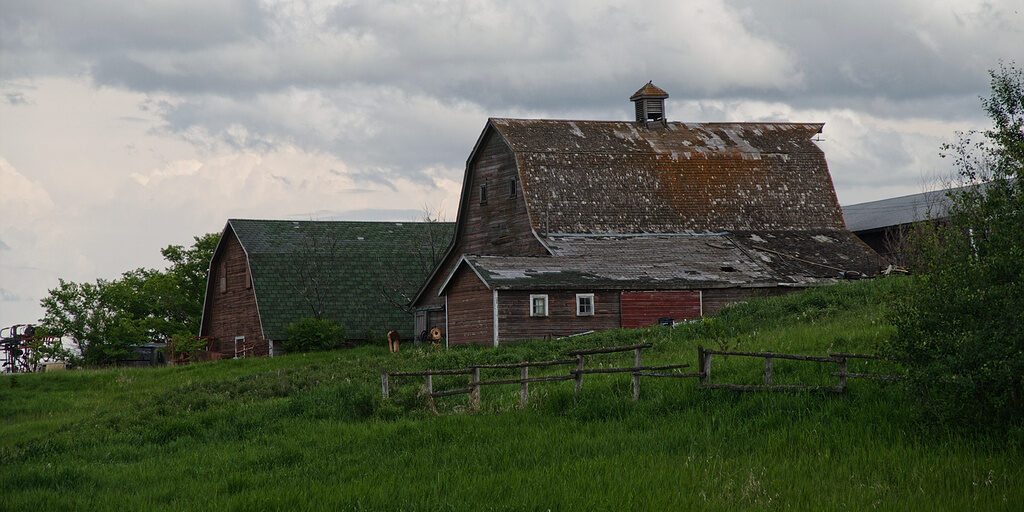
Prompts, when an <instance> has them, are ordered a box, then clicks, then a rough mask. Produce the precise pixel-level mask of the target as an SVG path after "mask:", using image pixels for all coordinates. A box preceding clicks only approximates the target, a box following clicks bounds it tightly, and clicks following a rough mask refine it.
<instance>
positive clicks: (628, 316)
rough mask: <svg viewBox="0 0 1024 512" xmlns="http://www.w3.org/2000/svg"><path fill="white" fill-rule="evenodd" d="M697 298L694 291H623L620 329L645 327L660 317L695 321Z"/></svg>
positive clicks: (698, 301) (699, 307)
mask: <svg viewBox="0 0 1024 512" xmlns="http://www.w3.org/2000/svg"><path fill="white" fill-rule="evenodd" d="M700 299H701V296H700V291H698V290H671V291H624V292H622V327H626V328H629V329H636V328H638V327H647V326H649V325H655V324H657V323H658V319H660V318H664V317H669V318H672V319H673V320H675V321H676V322H680V321H683V320H690V319H693V318H698V317H700V314H701V303H700Z"/></svg>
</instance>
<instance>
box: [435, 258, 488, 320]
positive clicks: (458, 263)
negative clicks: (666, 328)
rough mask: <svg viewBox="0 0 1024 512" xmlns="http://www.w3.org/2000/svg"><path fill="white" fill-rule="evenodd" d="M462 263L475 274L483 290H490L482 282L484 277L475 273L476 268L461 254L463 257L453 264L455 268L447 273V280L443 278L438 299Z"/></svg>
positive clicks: (485, 282)
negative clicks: (482, 285)
mask: <svg viewBox="0 0 1024 512" xmlns="http://www.w3.org/2000/svg"><path fill="white" fill-rule="evenodd" d="M463 262H465V263H466V266H468V267H469V269H470V270H472V271H473V273H474V274H476V277H477V278H478V279H480V282H481V283H483V284H484V288H487V289H488V290H490V289H491V287H490V286H488V285H487V281H485V280H484V276H482V275H480V272H479V271H477V269H476V267H474V266H473V264H472V263H470V262H469V260H468V259H466V255H465V254H463V255H462V256H461V257H460V258H459V261H458V262H456V263H455V268H453V269H452V271H451V273H449V274H448V277H447V278H445V280H444V282H443V283H441V287H440V288H438V289H437V295H438V296H439V297H440V296H441V295H443V294H444V290H445V289H446V288H448V282H449V281H451V280H452V278H453V277H455V273H456V272H458V271H459V267H461V266H462V263H463ZM447 309H448V308H447V307H445V310H447Z"/></svg>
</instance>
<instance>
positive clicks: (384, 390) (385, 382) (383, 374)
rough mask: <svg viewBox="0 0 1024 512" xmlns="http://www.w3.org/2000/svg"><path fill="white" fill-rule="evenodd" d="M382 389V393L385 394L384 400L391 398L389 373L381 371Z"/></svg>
mask: <svg viewBox="0 0 1024 512" xmlns="http://www.w3.org/2000/svg"><path fill="white" fill-rule="evenodd" d="M380 388H381V392H382V393H384V398H388V397H390V396H391V387H390V386H389V385H388V371H387V370H381V371H380Z"/></svg>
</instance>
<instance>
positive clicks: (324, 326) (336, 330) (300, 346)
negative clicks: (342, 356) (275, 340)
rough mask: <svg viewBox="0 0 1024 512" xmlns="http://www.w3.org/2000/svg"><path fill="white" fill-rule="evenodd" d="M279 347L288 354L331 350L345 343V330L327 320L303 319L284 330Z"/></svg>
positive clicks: (336, 323)
mask: <svg viewBox="0 0 1024 512" xmlns="http://www.w3.org/2000/svg"><path fill="white" fill-rule="evenodd" d="M284 334H285V336H286V337H287V339H286V340H284V341H283V342H282V343H281V346H282V347H283V348H284V349H285V350H286V351H288V352H313V351H317V350H331V349H335V348H339V347H341V346H342V345H343V344H344V343H345V328H344V327H342V326H341V324H339V323H338V322H335V321H334V320H330V319H327V318H303V319H301V320H299V321H297V322H292V323H290V324H288V325H287V326H286V327H285V328H284Z"/></svg>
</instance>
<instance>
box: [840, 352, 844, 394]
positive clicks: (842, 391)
mask: <svg viewBox="0 0 1024 512" xmlns="http://www.w3.org/2000/svg"><path fill="white" fill-rule="evenodd" d="M839 392H840V393H846V357H840V358H839Z"/></svg>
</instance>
